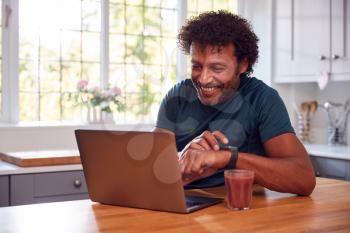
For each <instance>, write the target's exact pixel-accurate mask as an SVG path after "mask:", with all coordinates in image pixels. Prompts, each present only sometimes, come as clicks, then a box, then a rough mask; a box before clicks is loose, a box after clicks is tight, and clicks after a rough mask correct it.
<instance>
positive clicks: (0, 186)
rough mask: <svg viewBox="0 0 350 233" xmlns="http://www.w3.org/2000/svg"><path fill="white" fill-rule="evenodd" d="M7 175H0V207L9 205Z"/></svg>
mask: <svg viewBox="0 0 350 233" xmlns="http://www.w3.org/2000/svg"><path fill="white" fill-rule="evenodd" d="M9 193H10V191H9V177H8V176H0V207H3V206H9V205H10V203H9V200H10V198H9Z"/></svg>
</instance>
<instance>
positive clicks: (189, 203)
mask: <svg viewBox="0 0 350 233" xmlns="http://www.w3.org/2000/svg"><path fill="white" fill-rule="evenodd" d="M202 204H203V202H201V201H195V200H190V199H186V206H187V207H192V206H197V205H202Z"/></svg>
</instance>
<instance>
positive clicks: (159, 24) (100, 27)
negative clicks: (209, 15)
mask: <svg viewBox="0 0 350 233" xmlns="http://www.w3.org/2000/svg"><path fill="white" fill-rule="evenodd" d="M236 1H237V0H215V1H214V0H211V1H207V0H190V1H184V0H179V1H171V0H109V1H108V0H103V1H98V0H3V1H2V11H1V12H2V22H6V23H8V25H6V28H5V27H4V25H3V23H2V24H1V32H2V38H3V39H2V42H1V45H2V47H3V48H6V51H4V52H2V53H1V56H0V62H1V63H2V67H3V69H2V72H1V74H0V87H1V88H0V113H1V114H0V120H1V121H3V122H11V123H18V122H38V121H39V122H42V123H45V122H80V121H81V120H82V119H83V117H84V114H83V113H84V108H83V107H82V106H80V105H78V104H77V102H76V99H74V98H72V96H74V95H75V94H76V84H77V82H78V81H79V80H81V79H85V80H88V81H89V83H90V84H91V85H96V86H101V87H106V86H108V85H117V86H118V87H120V88H121V90H122V102H123V104H124V106H125V110H124V111H123V112H117V113H116V114H115V116H114V117H115V120H116V121H117V122H120V123H124V122H128V123H133V122H134V123H136V122H154V120H155V117H156V115H157V112H158V107H159V104H160V101H161V99H162V97H163V96H164V94H165V93H166V92H167V90H168V89H169V88H170V87H171V86H172V85H173V84H174V83H175V82H176V81H178V80H181V79H184V78H186V77H188V76H187V75H188V72H183V71H184V70H185V71H187V65H186V64H187V61H186V56H184V55H183V54H181V52H180V51H179V50H178V48H177V45H176V36H177V32H178V29H179V25H182V23H183V22H184V21H185V19H186V18H187V17H190V16H192V15H196V14H198V13H199V12H202V11H207V10H218V9H226V10H230V11H233V12H235V11H236V9H237V6H236ZM5 8H6V9H7V12H6V11H5ZM8 11H11V12H10V13H9V12H8Z"/></svg>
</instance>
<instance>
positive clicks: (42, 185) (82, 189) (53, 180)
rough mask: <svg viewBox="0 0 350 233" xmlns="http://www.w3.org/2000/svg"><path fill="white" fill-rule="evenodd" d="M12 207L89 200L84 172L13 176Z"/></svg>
mask: <svg viewBox="0 0 350 233" xmlns="http://www.w3.org/2000/svg"><path fill="white" fill-rule="evenodd" d="M10 182H11V186H10V187H11V191H10V193H11V203H10V204H11V205H23V204H31V203H42V202H53V201H67V200H78V199H86V198H88V194H87V188H86V183H85V178H84V174H83V171H68V172H52V173H38V174H23V175H12V176H11V178H10Z"/></svg>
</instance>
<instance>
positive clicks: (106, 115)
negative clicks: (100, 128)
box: [101, 111, 114, 124]
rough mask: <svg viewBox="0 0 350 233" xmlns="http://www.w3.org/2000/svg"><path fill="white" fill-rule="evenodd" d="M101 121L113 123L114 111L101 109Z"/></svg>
mask: <svg viewBox="0 0 350 233" xmlns="http://www.w3.org/2000/svg"><path fill="white" fill-rule="evenodd" d="M101 121H102V122H103V123H105V124H113V123H114V118H113V113H111V112H104V111H101Z"/></svg>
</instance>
